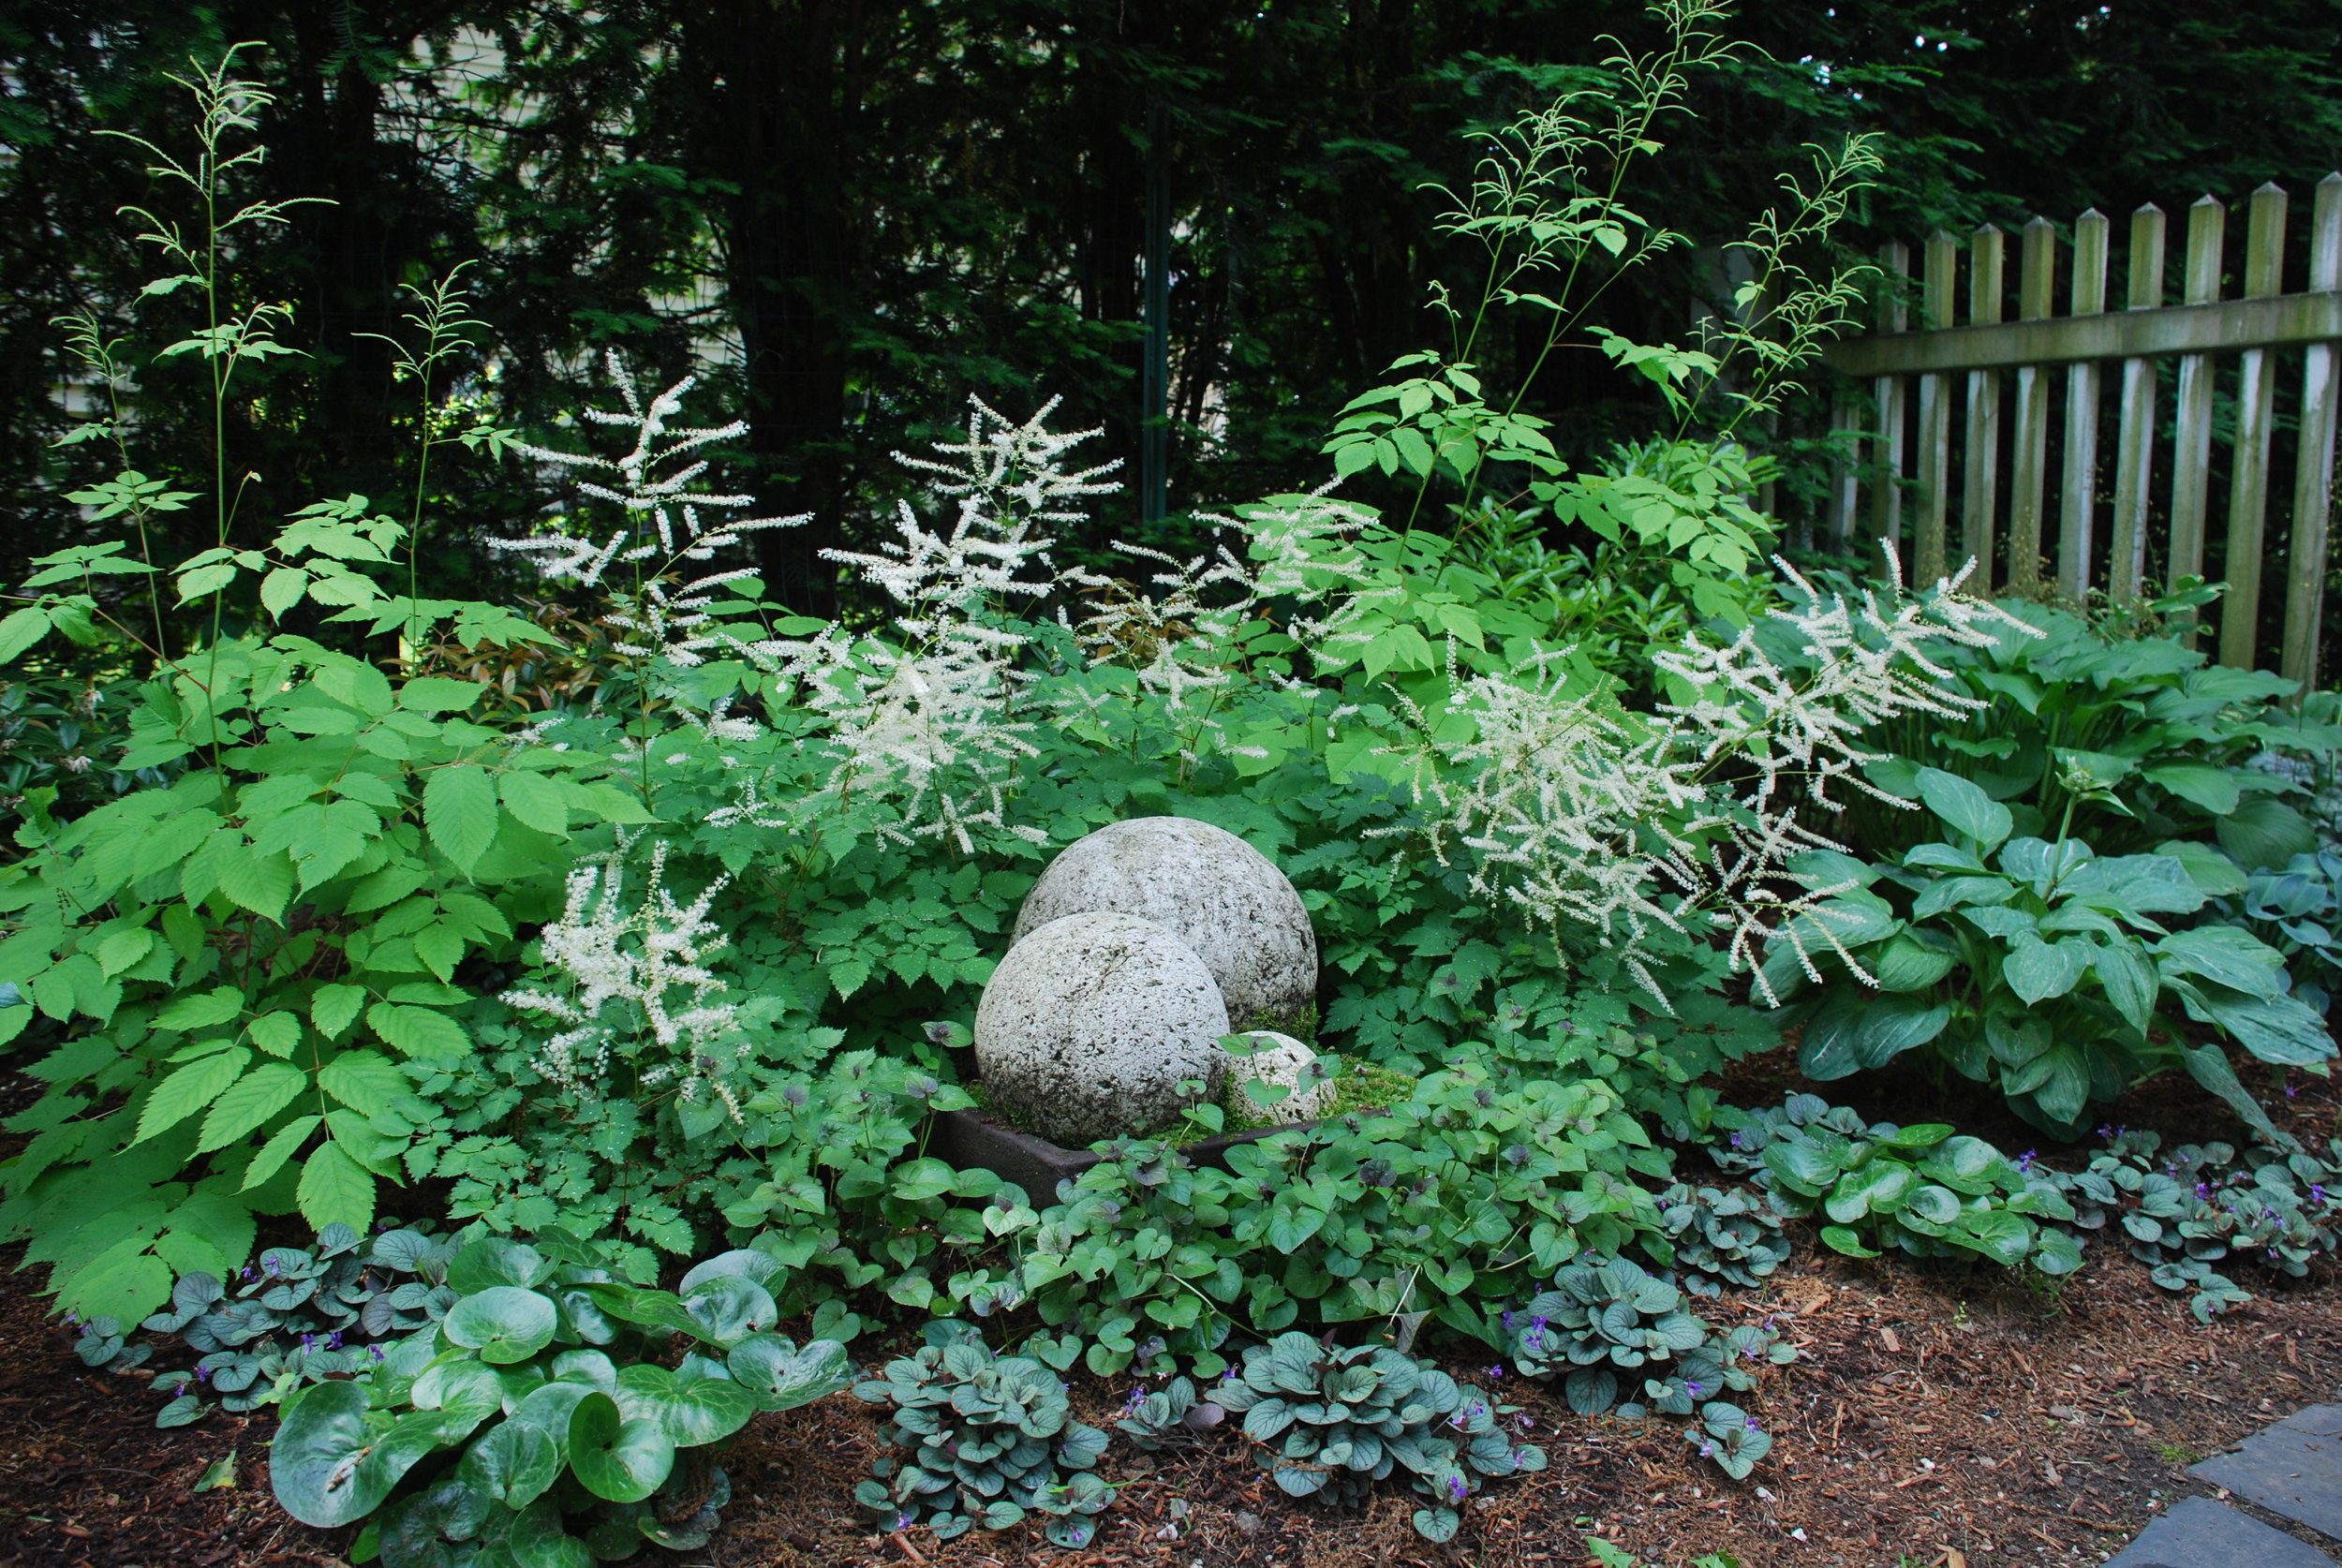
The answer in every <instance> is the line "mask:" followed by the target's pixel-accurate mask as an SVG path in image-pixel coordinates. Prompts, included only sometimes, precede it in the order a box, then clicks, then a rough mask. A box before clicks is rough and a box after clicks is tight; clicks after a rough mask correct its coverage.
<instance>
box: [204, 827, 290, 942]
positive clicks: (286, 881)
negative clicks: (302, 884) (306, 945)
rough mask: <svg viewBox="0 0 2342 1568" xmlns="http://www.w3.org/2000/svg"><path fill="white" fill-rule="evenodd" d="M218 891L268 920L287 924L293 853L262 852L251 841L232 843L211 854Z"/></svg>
mask: <svg viewBox="0 0 2342 1568" xmlns="http://www.w3.org/2000/svg"><path fill="white" fill-rule="evenodd" d="M212 868H213V870H214V872H215V874H216V875H217V876H218V878H219V891H220V892H222V893H224V894H226V895H228V896H229V897H230V898H231V899H233V900H234V901H235V902H236V903H238V904H241V905H242V906H244V908H245V909H247V910H251V911H252V912H253V913H254V914H256V915H259V916H260V917H261V918H263V919H265V920H271V921H274V922H276V923H277V924H278V925H283V924H284V919H285V903H286V901H287V900H288V899H289V898H291V897H292V891H293V867H292V859H291V857H290V856H289V855H287V854H285V853H283V852H282V851H278V852H275V853H273V854H261V853H259V851H256V850H255V849H254V848H253V847H252V846H251V845H249V844H241V845H232V846H229V847H227V848H226V849H225V850H224V851H220V852H216V853H215V854H214V855H213V856H212Z"/></svg>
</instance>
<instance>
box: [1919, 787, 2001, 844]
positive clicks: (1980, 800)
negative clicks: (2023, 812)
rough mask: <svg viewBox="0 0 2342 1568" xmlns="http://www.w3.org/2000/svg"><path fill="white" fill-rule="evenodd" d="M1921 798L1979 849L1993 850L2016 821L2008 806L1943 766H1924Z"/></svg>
mask: <svg viewBox="0 0 2342 1568" xmlns="http://www.w3.org/2000/svg"><path fill="white" fill-rule="evenodd" d="M1918 784H1919V791H1920V800H1921V801H1923V802H1925V803H1926V805H1927V808H1928V809H1929V810H1930V811H1933V812H1934V813H1935V815H1936V816H1938V817H1940V818H1942V819H1943V820H1944V821H1945V822H1946V823H1948V824H1949V826H1950V827H1951V828H1952V829H1953V830H1954V831H1956V832H1958V833H1961V834H1963V835H1964V836H1967V837H1968V838H1969V839H1970V840H1971V841H1972V842H1974V843H1975V844H1976V846H1977V847H1978V848H1979V850H1985V851H1990V850H1992V849H1993V848H1994V846H1996V845H1998V844H1999V843H2000V841H2001V840H2002V839H2004V838H2006V837H2008V834H2009V830H2010V829H2011V828H2012V827H2014V826H2015V820H2014V819H2013V818H2011V817H2010V816H2009V814H2008V807H2007V806H2003V805H2001V804H2000V802H1998V801H1996V800H1994V798H1993V797H1992V796H1990V795H1988V794H1986V793H1985V792H1984V791H1982V790H1979V789H1978V788H1977V787H1976V786H1975V785H1974V784H1972V783H1970V782H1969V781H1968V780H1966V779H1964V778H1963V777H1960V776H1959V775H1958V774H1952V773H1946V772H1944V771H1943V769H1941V768H1921V769H1920V771H1919V775H1918Z"/></svg>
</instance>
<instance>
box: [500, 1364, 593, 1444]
mask: <svg viewBox="0 0 2342 1568" xmlns="http://www.w3.org/2000/svg"><path fill="white" fill-rule="evenodd" d="M593 1392H594V1390H593V1388H592V1387H590V1386H589V1385H587V1384H586V1383H567V1382H555V1383H546V1384H545V1385H544V1386H543V1387H542V1388H539V1389H536V1390H534V1391H532V1392H531V1393H530V1394H529V1396H528V1398H526V1399H523V1400H522V1401H521V1402H520V1403H519V1404H517V1405H514V1406H513V1407H512V1415H511V1419H512V1420H513V1421H517V1422H519V1423H521V1424H522V1425H523V1426H528V1427H537V1428H538V1429H539V1430H540V1431H541V1432H543V1433H544V1434H545V1436H547V1437H549V1438H551V1439H552V1440H553V1448H554V1454H555V1456H556V1457H557V1458H564V1459H566V1458H567V1457H568V1456H569V1451H570V1417H571V1415H572V1414H573V1413H575V1412H576V1410H577V1405H578V1401H579V1400H581V1399H583V1398H586V1395H588V1394H591V1393H593Z"/></svg>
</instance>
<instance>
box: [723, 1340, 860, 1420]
mask: <svg viewBox="0 0 2342 1568" xmlns="http://www.w3.org/2000/svg"><path fill="white" fill-rule="evenodd" d="M724 1364H725V1365H726V1366H727V1367H729V1368H731V1369H732V1376H733V1378H734V1381H735V1382H737V1383H739V1384H740V1386H741V1387H743V1388H745V1389H747V1390H748V1391H749V1393H750V1394H751V1395H753V1396H755V1398H756V1408H757V1409H759V1410H795V1409H796V1408H797V1407H798V1406H799V1405H809V1404H811V1403H812V1402H813V1401H814V1400H816V1399H821V1398H827V1397H828V1396H830V1395H832V1394H835V1393H837V1391H838V1390H839V1389H841V1388H843V1387H845V1386H846V1384H847V1383H851V1382H852V1381H853V1367H852V1364H851V1363H850V1362H848V1361H847V1359H846V1347H845V1346H843V1345H841V1344H839V1343H838V1342H837V1340H835V1339H816V1340H814V1341H813V1342H812V1343H810V1344H808V1345H807V1346H806V1347H805V1348H804V1349H803V1350H799V1349H798V1348H797V1347H796V1346H795V1345H793V1344H791V1343H790V1342H789V1341H788V1340H786V1339H782V1338H781V1337H780V1336H779V1335H778V1334H759V1335H755V1336H753V1337H752V1338H750V1339H744V1340H742V1341H741V1342H740V1343H739V1344H737V1345H734V1347H733V1350H732V1354H731V1355H729V1356H727V1357H726V1358H725V1363H724Z"/></svg>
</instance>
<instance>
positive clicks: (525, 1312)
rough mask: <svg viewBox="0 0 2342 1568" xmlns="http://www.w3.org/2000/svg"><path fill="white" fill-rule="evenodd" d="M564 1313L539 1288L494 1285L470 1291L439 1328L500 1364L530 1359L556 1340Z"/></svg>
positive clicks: (487, 1359) (470, 1348)
mask: <svg viewBox="0 0 2342 1568" xmlns="http://www.w3.org/2000/svg"><path fill="white" fill-rule="evenodd" d="M560 1321H561V1314H560V1313H559V1311H557V1310H556V1309H555V1307H554V1305H553V1303H552V1302H551V1301H549V1300H547V1299H546V1298H545V1297H543V1296H541V1295H539V1294H537V1293H536V1292H535V1291H531V1290H523V1289H521V1288H520V1287H519V1286H517V1285H492V1286H490V1287H489V1288H488V1289H486V1290H484V1291H481V1292H479V1293H478V1294H473V1295H467V1296H466V1297H464V1299H463V1300H461V1301H459V1302H457V1303H456V1304H455V1307H454V1309H453V1310H452V1311H451V1312H449V1313H448V1315H447V1321H446V1322H445V1323H443V1324H440V1325H439V1331H440V1332H441V1333H443V1334H445V1335H446V1336H447V1337H448V1339H450V1340H451V1341H452V1342H453V1343H455V1344H458V1345H462V1346H463V1347H464V1348H465V1349H467V1350H476V1351H478V1352H479V1353H480V1359H481V1360H482V1361H487V1362H493V1363H496V1364H497V1365H500V1366H501V1365H509V1364H510V1363H511V1362H515V1361H526V1360H527V1359H528V1358H529V1357H530V1356H532V1355H534V1354H537V1353H538V1352H539V1351H541V1350H542V1349H544V1348H545V1347H546V1346H547V1345H549V1344H551V1343H553V1331H554V1329H555V1328H556V1326H557V1325H558V1324H559V1323H560Z"/></svg>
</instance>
